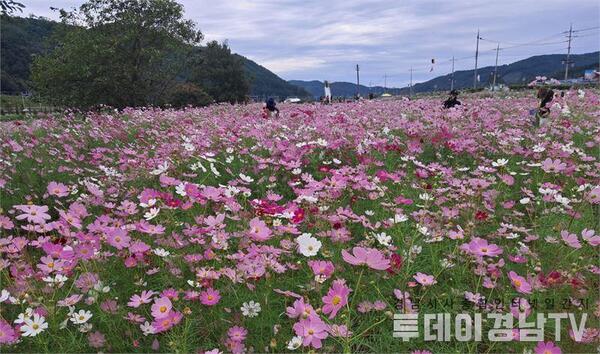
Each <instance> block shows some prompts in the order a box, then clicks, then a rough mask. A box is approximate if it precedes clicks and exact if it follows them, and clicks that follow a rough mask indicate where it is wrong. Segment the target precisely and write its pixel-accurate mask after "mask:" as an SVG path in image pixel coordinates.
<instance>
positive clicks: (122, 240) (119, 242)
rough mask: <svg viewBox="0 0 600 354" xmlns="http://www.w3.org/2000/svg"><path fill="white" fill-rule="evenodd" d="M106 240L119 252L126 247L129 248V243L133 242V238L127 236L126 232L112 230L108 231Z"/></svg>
mask: <svg viewBox="0 0 600 354" xmlns="http://www.w3.org/2000/svg"><path fill="white" fill-rule="evenodd" d="M106 240H107V241H108V243H109V244H110V245H111V246H113V247H115V248H116V249H118V250H122V249H123V248H125V247H129V241H131V237H129V236H128V235H127V231H126V230H123V229H112V230H110V231H108V233H107V236H106Z"/></svg>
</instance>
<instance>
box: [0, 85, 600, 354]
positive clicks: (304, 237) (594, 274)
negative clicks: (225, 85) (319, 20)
mask: <svg viewBox="0 0 600 354" xmlns="http://www.w3.org/2000/svg"><path fill="white" fill-rule="evenodd" d="M535 105H536V102H535V101H534V99H533V95H532V94H530V93H526V94H519V95H514V96H513V97H503V98H483V97H465V98H464V99H463V105H462V106H460V107H458V108H456V109H450V110H443V109H442V108H441V104H440V100H439V99H417V100H413V101H403V100H398V101H368V102H360V103H346V104H334V105H330V106H320V105H312V104H301V105H282V106H281V107H280V108H281V111H282V115H281V117H279V118H277V119H275V118H271V119H265V118H263V117H262V116H261V110H260V106H258V105H247V106H243V105H237V106H231V105H213V106H209V107H206V108H201V109H200V108H198V109H192V108H190V109H186V110H160V109H125V110H123V111H121V112H116V111H106V112H104V113H88V114H81V113H72V112H71V113H65V114H55V115H54V116H48V117H40V118H39V119H33V120H27V121H12V122H0V139H1V140H0V141H1V145H0V208H1V209H0V253H1V255H2V258H1V260H0V289H1V294H0V301H1V303H0V346H1V347H0V350H2V351H3V352H96V351H102V352H155V351H156V352H205V351H212V352H214V353H216V352H219V351H222V352H234V353H242V352H294V351H295V352H309V351H316V352H413V351H430V352H434V353H437V352H517V353H521V352H523V351H531V352H536V353H544V352H546V353H559V352H561V351H562V352H591V351H595V350H596V347H597V346H598V345H599V344H600V342H599V341H600V335H599V331H600V325H599V317H600V299H599V296H598V293H599V286H600V281H599V275H600V262H599V257H598V254H599V253H598V252H599V249H600V248H599V246H600V227H599V222H598V220H599V219H600V213H599V205H600V204H599V203H600V161H599V159H600V96H599V94H598V91H594V90H587V91H576V90H572V91H568V92H566V95H565V96H564V97H558V98H557V99H556V100H555V101H553V106H552V114H551V116H550V119H549V120H548V122H547V124H545V125H544V126H542V127H541V128H539V129H536V128H533V127H532V125H531V120H532V117H531V116H530V115H529V110H530V109H531V108H532V107H535ZM549 312H569V313H574V314H576V316H577V318H580V316H581V315H582V314H587V322H586V324H585V327H586V329H585V331H584V333H583V336H579V338H577V336H575V335H574V333H573V329H572V328H571V325H570V323H569V321H567V320H564V321H562V322H561V325H560V326H558V327H556V326H554V324H553V323H550V322H548V323H546V325H545V326H544V329H545V331H544V335H543V340H539V341H521V340H520V339H521V337H522V335H523V334H522V332H521V331H522V329H519V328H517V326H516V324H517V322H518V321H517V319H518V317H519V314H520V313H522V314H524V315H523V317H525V318H527V319H528V320H529V321H533V320H534V319H535V318H536V316H537V314H539V313H549ZM425 313H450V314H452V315H453V316H454V315H456V314H460V313H469V314H475V313H481V314H483V315H484V317H485V315H486V314H491V313H497V314H501V315H505V316H506V317H508V318H511V319H514V320H515V325H514V328H513V329H511V330H509V332H508V334H507V335H506V341H490V340H488V338H487V336H486V335H485V334H484V336H483V339H482V340H481V341H458V340H455V339H454V338H451V339H450V340H449V341H443V340H438V341H426V340H425V339H424V337H423V335H422V333H421V335H419V336H418V337H417V338H412V339H411V340H410V341H403V340H402V339H401V338H397V337H394V315H395V314H419V316H422V315H423V314H425ZM492 322H493V321H492ZM492 325H493V323H490V322H489V321H487V322H485V323H484V324H483V331H484V333H486V332H487V331H488V330H489V329H490V328H491V327H492ZM557 329H558V330H559V332H561V340H560V341H557V340H556V339H555V338H556V337H555V335H556V331H557Z"/></svg>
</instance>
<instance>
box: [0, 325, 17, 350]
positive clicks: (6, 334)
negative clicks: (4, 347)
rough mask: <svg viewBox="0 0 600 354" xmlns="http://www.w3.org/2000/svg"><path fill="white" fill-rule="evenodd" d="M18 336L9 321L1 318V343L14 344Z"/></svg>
mask: <svg viewBox="0 0 600 354" xmlns="http://www.w3.org/2000/svg"><path fill="white" fill-rule="evenodd" d="M18 338H19V337H18V335H17V332H16V331H15V329H14V328H13V327H12V326H11V325H10V324H9V323H8V322H6V321H5V320H3V319H0V344H13V343H14V342H16V341H17V339H18Z"/></svg>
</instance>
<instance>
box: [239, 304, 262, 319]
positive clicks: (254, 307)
mask: <svg viewBox="0 0 600 354" xmlns="http://www.w3.org/2000/svg"><path fill="white" fill-rule="evenodd" d="M240 310H241V311H242V315H244V316H246V317H256V316H258V314H259V313H260V311H261V310H262V309H261V308H260V303H258V302H254V301H250V302H244V303H243V304H242V307H240Z"/></svg>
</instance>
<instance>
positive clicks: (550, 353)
mask: <svg viewBox="0 0 600 354" xmlns="http://www.w3.org/2000/svg"><path fill="white" fill-rule="evenodd" d="M533 350H534V351H535V354H562V350H560V348H559V347H557V346H556V345H554V343H553V342H545V343H544V342H538V344H537V346H536V347H535V348H534V349H533Z"/></svg>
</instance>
